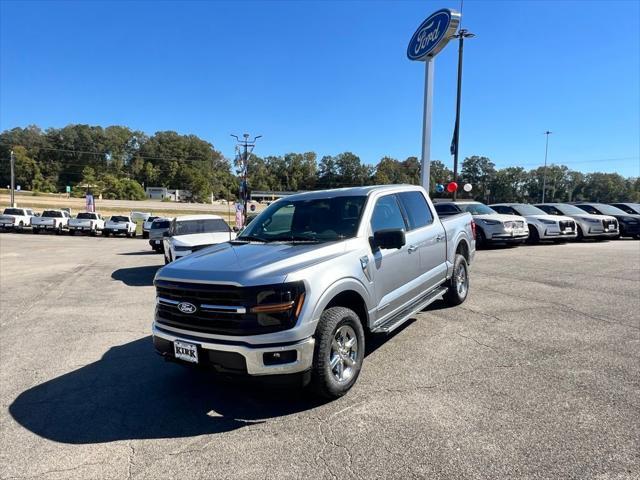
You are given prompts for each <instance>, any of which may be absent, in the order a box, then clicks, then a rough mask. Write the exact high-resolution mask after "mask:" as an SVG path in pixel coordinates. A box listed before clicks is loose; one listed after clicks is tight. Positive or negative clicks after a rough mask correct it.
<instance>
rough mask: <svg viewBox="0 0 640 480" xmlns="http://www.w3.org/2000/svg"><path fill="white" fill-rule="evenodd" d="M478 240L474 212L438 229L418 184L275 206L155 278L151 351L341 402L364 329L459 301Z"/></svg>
mask: <svg viewBox="0 0 640 480" xmlns="http://www.w3.org/2000/svg"><path fill="white" fill-rule="evenodd" d="M474 232H475V224H474V221H473V219H472V217H471V215H470V214H469V213H461V214H459V215H456V216H450V217H447V218H446V219H444V220H442V221H441V220H440V219H439V217H438V215H437V213H436V211H435V210H434V208H433V204H432V203H431V200H430V199H429V197H428V196H427V194H426V192H425V191H424V189H422V188H421V187H416V186H410V185H389V186H376V187H356V188H346V189H338V190H325V191H318V192H309V193H300V194H295V195H291V196H288V197H285V198H282V199H280V200H278V201H276V202H274V203H272V204H271V205H270V206H269V207H268V208H267V209H265V210H264V211H263V212H262V213H260V214H259V215H258V216H257V217H256V219H255V220H253V221H252V222H251V224H249V226H248V227H247V228H245V229H244V230H243V231H242V233H241V234H240V235H239V236H238V237H237V238H236V239H234V240H231V241H228V242H225V243H222V244H218V245H214V246H211V247H209V248H207V249H204V250H201V251H198V252H195V253H193V254H192V255H189V256H187V257H184V258H182V259H179V260H176V261H175V262H172V263H170V264H169V265H167V266H165V267H163V268H161V269H160V270H159V271H158V273H157V274H156V277H155V279H154V285H155V288H156V295H157V297H156V308H155V318H154V322H153V327H152V330H153V342H154V346H155V348H156V350H157V351H158V353H160V354H161V355H163V356H164V357H165V358H166V359H168V360H172V361H177V362H181V363H184V364H191V365H200V366H205V367H210V368H213V369H214V370H216V371H219V372H224V373H231V374H248V375H253V376H262V377H263V378H265V377H267V376H269V375H277V376H280V375H282V374H290V375H291V376H293V377H295V378H296V379H297V380H301V381H302V384H305V385H306V384H308V383H311V386H312V387H313V388H314V389H315V390H316V392H317V393H319V394H320V395H322V396H325V397H328V398H336V397H339V396H341V395H344V394H345V393H346V392H347V391H348V390H349V389H350V388H351V387H352V386H353V384H354V383H355V381H356V379H357V378H358V375H359V373H360V369H361V367H362V363H363V360H364V354H365V332H369V333H386V332H391V331H393V330H395V329H396V328H398V327H400V326H401V325H402V324H403V323H405V322H406V321H407V320H409V319H410V318H411V317H412V316H414V315H415V313H417V312H419V311H420V310H422V309H423V308H424V307H425V306H427V305H429V304H430V303H432V302H434V301H436V300H440V299H444V301H445V302H446V303H447V304H448V305H459V304H460V303H462V302H464V301H465V299H466V298H467V296H468V294H469V272H468V269H469V265H470V264H471V262H472V260H473V257H474V253H475V233H474ZM406 360H407V362H409V361H410V359H409V358H407V359H406ZM290 378H291V377H290ZM267 380H268V377H267ZM272 380H275V378H274V377H272Z"/></svg>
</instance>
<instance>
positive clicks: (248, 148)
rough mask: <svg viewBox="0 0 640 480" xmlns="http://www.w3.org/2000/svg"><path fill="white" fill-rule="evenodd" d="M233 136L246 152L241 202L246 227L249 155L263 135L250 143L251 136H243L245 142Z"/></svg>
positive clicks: (243, 161)
mask: <svg viewBox="0 0 640 480" xmlns="http://www.w3.org/2000/svg"><path fill="white" fill-rule="evenodd" d="M231 136H232V137H233V138H235V139H236V140H237V142H238V146H239V147H243V148H244V151H243V152H242V171H241V175H242V185H241V187H240V200H241V201H242V203H243V212H242V213H243V215H244V222H243V224H244V225H246V223H247V203H248V201H249V186H248V184H247V173H248V170H249V154H250V153H251V152H253V149H254V148H255V146H256V140H258V139H259V138H262V135H258V136H256V137H253V140H251V141H249V134H248V133H245V134H243V135H242V137H243V140H240V138H239V137H238V136H237V135H233V134H231Z"/></svg>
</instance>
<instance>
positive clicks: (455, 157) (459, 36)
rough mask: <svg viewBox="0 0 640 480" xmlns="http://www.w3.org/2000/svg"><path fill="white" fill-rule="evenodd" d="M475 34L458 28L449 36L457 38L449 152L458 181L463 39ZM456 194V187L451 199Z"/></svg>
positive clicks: (454, 175) (456, 180) (455, 178)
mask: <svg viewBox="0 0 640 480" xmlns="http://www.w3.org/2000/svg"><path fill="white" fill-rule="evenodd" d="M473 37H475V34H473V33H471V32H469V31H468V30H465V29H464V28H462V29H460V30H458V33H457V34H456V35H452V36H451V38H457V39H459V44H458V91H457V95H456V125H455V127H454V129H453V140H452V141H451V153H452V154H453V181H454V182H456V183H458V145H459V142H460V101H461V97H462V53H463V51H464V39H465V38H473ZM457 196H458V191H457V189H456V190H454V191H453V199H454V200H456V198H457Z"/></svg>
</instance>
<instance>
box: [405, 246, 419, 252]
mask: <svg viewBox="0 0 640 480" xmlns="http://www.w3.org/2000/svg"><path fill="white" fill-rule="evenodd" d="M407 250H409V253H413V252H415V251H416V250H418V247H416V246H415V245H409V248H408V249H407Z"/></svg>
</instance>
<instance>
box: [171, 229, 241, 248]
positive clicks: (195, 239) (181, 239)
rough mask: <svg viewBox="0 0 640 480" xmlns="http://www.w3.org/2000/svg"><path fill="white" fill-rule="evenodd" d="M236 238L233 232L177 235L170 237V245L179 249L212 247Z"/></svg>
mask: <svg viewBox="0 0 640 480" xmlns="http://www.w3.org/2000/svg"><path fill="white" fill-rule="evenodd" d="M234 238H236V234H235V232H231V235H229V232H209V233H192V234H191V235H177V236H174V237H171V243H173V244H174V245H176V246H180V247H197V246H199V245H213V244H215V243H223V242H228V241H229V240H233V239H234Z"/></svg>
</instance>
